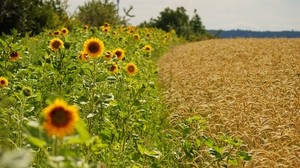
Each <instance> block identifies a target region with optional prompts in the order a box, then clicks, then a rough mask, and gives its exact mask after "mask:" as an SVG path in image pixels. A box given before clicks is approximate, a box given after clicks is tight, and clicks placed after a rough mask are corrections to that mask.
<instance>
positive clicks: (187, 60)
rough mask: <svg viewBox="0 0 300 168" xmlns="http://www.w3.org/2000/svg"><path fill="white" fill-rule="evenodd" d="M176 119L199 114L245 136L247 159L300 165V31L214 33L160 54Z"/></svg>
mask: <svg viewBox="0 0 300 168" xmlns="http://www.w3.org/2000/svg"><path fill="white" fill-rule="evenodd" d="M158 67H159V77H160V80H161V83H162V85H163V87H164V88H165V90H166V99H167V103H168V105H170V106H171V107H172V113H171V114H170V116H169V118H170V121H171V122H176V121H180V120H182V119H184V118H187V117H190V116H195V115H200V116H203V117H204V118H205V119H206V120H207V125H208V127H207V131H208V132H209V133H210V134H211V135H212V136H213V135H215V134H220V133H221V134H227V135H232V136H235V137H238V138H240V139H241V140H243V141H244V144H245V147H246V148H247V150H248V151H250V153H251V155H252V160H251V161H250V162H248V163H247V164H245V165H243V166H242V167H298V166H300V39H279V38H274V39H254V38H253V39H251V38H250V39H243V38H241V39H215V40H207V41H202V42H195V43H188V44H184V45H179V46H175V47H173V48H171V49H170V51H169V52H168V53H166V54H165V55H164V56H163V57H162V58H161V59H160V60H159V62H158Z"/></svg>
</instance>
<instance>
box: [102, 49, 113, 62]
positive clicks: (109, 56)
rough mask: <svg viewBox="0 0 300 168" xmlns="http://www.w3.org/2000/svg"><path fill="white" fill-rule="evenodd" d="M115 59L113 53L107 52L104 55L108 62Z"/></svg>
mask: <svg viewBox="0 0 300 168" xmlns="http://www.w3.org/2000/svg"><path fill="white" fill-rule="evenodd" d="M112 57H113V53H112V52H111V51H106V52H105V54H104V58H105V59H106V60H110V59H111V58H112Z"/></svg>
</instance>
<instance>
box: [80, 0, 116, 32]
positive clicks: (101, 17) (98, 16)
mask: <svg viewBox="0 0 300 168" xmlns="http://www.w3.org/2000/svg"><path fill="white" fill-rule="evenodd" d="M78 9H79V12H78V13H77V14H75V17H76V18H77V19H78V20H79V21H80V22H81V23H83V24H86V25H90V26H101V25H103V24H104V23H105V22H107V23H110V24H112V25H117V24H120V23H122V20H121V18H120V17H119V15H118V8H117V5H116V4H115V3H113V2H112V1H110V0H91V1H88V2H86V3H85V4H84V5H83V6H79V7H78Z"/></svg>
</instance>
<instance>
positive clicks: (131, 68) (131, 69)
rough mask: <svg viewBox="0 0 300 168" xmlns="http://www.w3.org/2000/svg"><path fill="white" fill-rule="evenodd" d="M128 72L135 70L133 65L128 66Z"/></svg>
mask: <svg viewBox="0 0 300 168" xmlns="http://www.w3.org/2000/svg"><path fill="white" fill-rule="evenodd" d="M127 69H128V72H130V73H133V72H134V71H135V68H134V66H132V65H131V66H128V68H127Z"/></svg>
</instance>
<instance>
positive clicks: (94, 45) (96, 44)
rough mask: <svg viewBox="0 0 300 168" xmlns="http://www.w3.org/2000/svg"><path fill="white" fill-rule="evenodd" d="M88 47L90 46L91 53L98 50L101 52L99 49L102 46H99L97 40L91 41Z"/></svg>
mask: <svg viewBox="0 0 300 168" xmlns="http://www.w3.org/2000/svg"><path fill="white" fill-rule="evenodd" d="M88 48H89V51H90V52H91V53H97V52H99V50H100V46H99V44H98V43H96V42H92V43H90V45H89V47H88Z"/></svg>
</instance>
